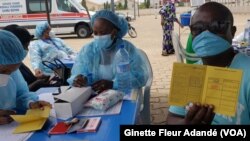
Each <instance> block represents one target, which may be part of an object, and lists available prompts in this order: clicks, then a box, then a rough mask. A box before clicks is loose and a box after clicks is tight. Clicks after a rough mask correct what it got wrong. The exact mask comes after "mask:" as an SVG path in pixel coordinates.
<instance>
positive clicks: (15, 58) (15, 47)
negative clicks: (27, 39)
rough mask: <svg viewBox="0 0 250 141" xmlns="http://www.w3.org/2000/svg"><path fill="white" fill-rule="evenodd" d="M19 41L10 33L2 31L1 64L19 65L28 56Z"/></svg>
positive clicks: (0, 33) (0, 32)
mask: <svg viewBox="0 0 250 141" xmlns="http://www.w3.org/2000/svg"><path fill="white" fill-rule="evenodd" d="M26 54H27V53H26V52H25V50H24V48H23V46H22V44H21V42H20V41H19V39H18V38H17V37H16V36H15V35H14V34H13V33H10V32H9V31H5V30H0V64H1V65H9V64H18V63H20V62H22V60H23V59H24V58H25V56H26Z"/></svg>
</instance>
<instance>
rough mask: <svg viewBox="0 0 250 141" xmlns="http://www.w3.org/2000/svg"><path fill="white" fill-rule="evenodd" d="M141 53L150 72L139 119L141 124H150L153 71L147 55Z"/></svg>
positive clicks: (143, 91) (141, 51)
mask: <svg viewBox="0 0 250 141" xmlns="http://www.w3.org/2000/svg"><path fill="white" fill-rule="evenodd" d="M139 51H140V54H141V55H142V57H143V59H144V61H146V62H145V64H146V66H147V71H148V80H147V83H146V85H145V86H144V87H143V88H142V94H143V97H142V105H141V107H140V108H141V109H140V113H139V118H140V120H141V123H140V124H150V122H151V120H150V89H151V85H152V83H153V70H152V67H151V64H150V61H149V59H148V56H147V54H146V53H145V52H144V51H143V50H141V49H139Z"/></svg>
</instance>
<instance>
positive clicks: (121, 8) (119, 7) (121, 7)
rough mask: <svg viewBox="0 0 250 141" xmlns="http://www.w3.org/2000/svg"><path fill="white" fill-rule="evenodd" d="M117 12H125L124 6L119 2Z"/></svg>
mask: <svg viewBox="0 0 250 141" xmlns="http://www.w3.org/2000/svg"><path fill="white" fill-rule="evenodd" d="M116 9H117V10H123V6H122V3H121V2H119V3H118V5H117V7H116Z"/></svg>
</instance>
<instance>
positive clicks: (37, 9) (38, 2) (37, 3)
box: [26, 0, 51, 14]
mask: <svg viewBox="0 0 250 141" xmlns="http://www.w3.org/2000/svg"><path fill="white" fill-rule="evenodd" d="M48 2H49V3H48V6H49V12H51V0H48ZM26 3H27V13H28V14H31V13H44V12H46V5H45V0H26Z"/></svg>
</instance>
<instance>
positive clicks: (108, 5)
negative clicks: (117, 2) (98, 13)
mask: <svg viewBox="0 0 250 141" xmlns="http://www.w3.org/2000/svg"><path fill="white" fill-rule="evenodd" d="M104 9H110V4H109V2H108V1H107V2H105V3H104Z"/></svg>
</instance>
